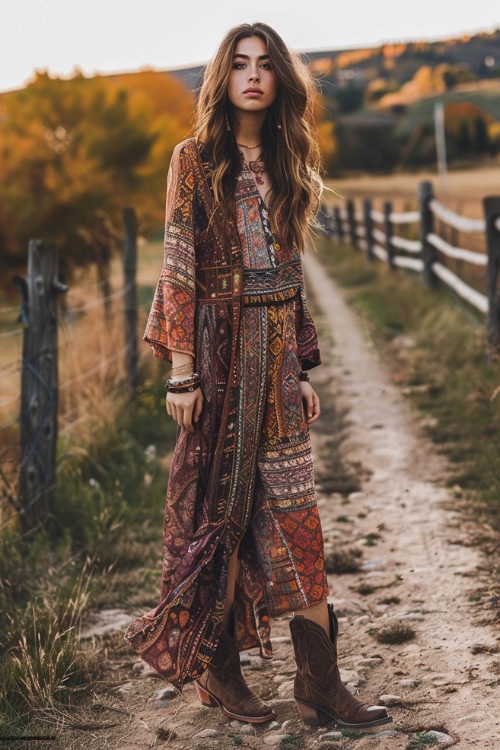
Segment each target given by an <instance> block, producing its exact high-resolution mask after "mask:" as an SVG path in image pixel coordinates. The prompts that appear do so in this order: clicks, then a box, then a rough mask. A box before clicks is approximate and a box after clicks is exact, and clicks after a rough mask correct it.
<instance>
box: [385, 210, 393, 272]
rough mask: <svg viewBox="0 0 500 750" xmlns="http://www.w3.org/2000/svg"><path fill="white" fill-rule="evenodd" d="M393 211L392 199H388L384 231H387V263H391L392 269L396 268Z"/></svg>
mask: <svg viewBox="0 0 500 750" xmlns="http://www.w3.org/2000/svg"><path fill="white" fill-rule="evenodd" d="M391 213H392V203H391V201H386V202H385V203H384V233H385V249H386V252H387V263H388V265H389V268H390V269H391V271H393V270H394V268H395V266H394V255H395V252H394V245H393V244H392V232H393V227H392V221H391Z"/></svg>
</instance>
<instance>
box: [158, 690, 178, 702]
mask: <svg viewBox="0 0 500 750" xmlns="http://www.w3.org/2000/svg"><path fill="white" fill-rule="evenodd" d="M176 697H177V692H176V690H175V688H173V687H165V688H161V690H155V693H154V696H153V700H154V699H156V700H159V701H163V700H172V698H176Z"/></svg>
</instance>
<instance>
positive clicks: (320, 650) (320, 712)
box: [290, 604, 392, 728]
mask: <svg viewBox="0 0 500 750" xmlns="http://www.w3.org/2000/svg"><path fill="white" fill-rule="evenodd" d="M328 613H329V617H330V638H328V636H327V634H326V633H325V631H324V629H323V628H322V627H321V626H320V625H317V623H315V622H313V621H312V620H308V619H307V618H306V617H303V616H302V615H296V616H295V617H294V618H293V619H292V620H291V622H290V631H291V633H292V641H293V648H294V651H295V660H296V662H297V674H296V676H295V686H294V695H295V702H296V703H297V706H298V709H299V711H300V715H301V717H302V721H303V722H304V724H307V725H308V726H319V725H321V724H327V723H328V722H330V721H334V722H335V723H336V724H338V725H340V726H343V727H359V728H362V727H376V726H379V725H380V724H387V723H388V722H390V721H392V716H389V715H388V714H387V711H386V709H385V708H384V707H383V706H370V705H369V704H368V703H361V701H359V700H358V699H357V698H355V697H354V696H353V695H351V693H350V692H349V690H348V689H347V688H346V687H345V685H343V684H342V681H341V679H340V672H339V668H338V666H337V634H338V621H337V616H336V615H335V612H334V611H333V607H332V605H331V604H329V605H328Z"/></svg>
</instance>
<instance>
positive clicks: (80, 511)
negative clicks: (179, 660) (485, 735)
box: [0, 379, 176, 736]
mask: <svg viewBox="0 0 500 750" xmlns="http://www.w3.org/2000/svg"><path fill="white" fill-rule="evenodd" d="M163 400H164V392H163V389H162V385H161V383H160V382H159V379H151V380H147V381H146V382H144V384H143V385H142V386H141V388H140V391H139V394H138V399H137V404H136V405H135V406H133V407H132V406H130V405H129V406H128V408H127V409H125V410H124V412H123V413H122V414H121V415H119V416H118V418H117V419H116V421H115V422H114V423H109V424H101V425H99V426H98V429H97V428H96V431H95V434H94V439H93V440H90V441H89V442H88V443H87V444H83V445H82V444H79V445H76V444H75V443H73V444H63V443H61V445H60V446H59V452H58V455H59V470H58V475H57V486H56V489H55V495H54V509H53V513H52V516H51V517H50V518H49V520H48V522H47V523H46V525H45V527H44V528H43V529H36V530H35V531H34V532H23V531H22V529H21V524H20V523H18V522H17V521H16V519H15V518H12V521H11V523H10V524H9V525H7V526H5V527H4V528H3V529H2V531H1V533H0V570H1V575H0V633H1V636H0V646H1V653H2V655H1V656H0V671H1V673H2V680H1V681H0V715H1V716H2V719H1V721H0V736H1V734H3V735H5V734H13V735H15V734H21V733H23V732H24V733H26V732H27V728H28V727H29V728H30V731H29V733H30V734H34V733H36V732H37V731H39V730H40V731H42V729H43V717H44V715H45V714H44V712H50V711H54V710H57V707H59V706H69V705H70V704H71V705H72V706H74V705H75V704H78V701H79V700H80V698H81V699H82V700H83V699H84V697H85V696H86V695H87V694H88V693H89V691H90V689H91V688H92V686H93V685H94V686H95V684H96V680H98V679H100V678H102V677H103V676H104V675H105V674H106V670H107V667H108V656H107V653H108V648H109V650H110V651H111V652H113V653H115V651H117V649H118V643H117V642H115V641H113V642H112V644H111V646H110V641H109V639H110V638H113V637H114V636H116V631H115V633H114V635H113V634H112V633H110V634H107V636H105V637H103V638H102V639H101V640H100V641H99V640H98V641H96V642H87V641H82V640H81V639H80V632H81V627H82V625H84V624H86V623H87V622H88V620H89V618H90V617H91V616H92V613H93V612H95V610H96V609H98V608H99V607H100V606H105V607H106V608H109V607H113V606H120V607H123V606H124V602H127V606H130V607H133V606H138V603H142V602H144V603H145V602H146V601H147V600H148V597H149V599H150V600H153V599H154V598H155V597H157V595H158V591H159V584H160V576H161V552H162V543H161V540H162V532H163V506H164V496H165V490H166V482H167V470H166V468H165V461H164V457H165V455H166V453H167V452H168V451H170V450H171V449H172V447H173V444H174V438H175V429H176V425H175V423H174V422H173V421H172V420H171V419H169V418H168V417H167V415H166V414H165V413H164V406H163ZM96 427H97V426H96ZM153 594H154V595H153ZM149 603H150V604H151V605H153V604H155V603H157V602H154V601H150V602H149ZM119 636H120V642H121V644H122V647H126V653H129V648H128V646H126V644H125V643H124V641H123V635H122V634H121V633H120V634H119ZM124 653H125V651H124ZM59 729H60V728H58V733H59ZM50 733H51V734H54V732H53V727H52V729H51V732H50Z"/></svg>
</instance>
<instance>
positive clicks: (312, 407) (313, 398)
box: [299, 380, 321, 424]
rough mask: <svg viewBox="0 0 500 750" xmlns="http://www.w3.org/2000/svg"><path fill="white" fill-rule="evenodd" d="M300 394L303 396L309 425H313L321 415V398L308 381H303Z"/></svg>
mask: <svg viewBox="0 0 500 750" xmlns="http://www.w3.org/2000/svg"><path fill="white" fill-rule="evenodd" d="M299 385H300V393H301V395H302V404H303V406H304V411H305V414H306V419H307V424H312V423H313V422H315V421H316V420H317V418H318V417H319V415H320V414H321V411H320V408H319V398H318V395H317V393H316V391H315V390H314V389H313V387H312V385H311V384H310V383H309V382H308V381H307V380H301V381H300V383H299Z"/></svg>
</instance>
